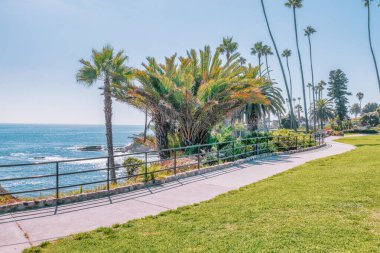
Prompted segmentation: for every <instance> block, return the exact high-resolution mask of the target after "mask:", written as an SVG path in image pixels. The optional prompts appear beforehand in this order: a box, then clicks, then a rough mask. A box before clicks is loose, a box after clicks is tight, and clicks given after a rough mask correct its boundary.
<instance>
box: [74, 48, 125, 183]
mask: <svg viewBox="0 0 380 253" xmlns="http://www.w3.org/2000/svg"><path fill="white" fill-rule="evenodd" d="M127 59H128V56H126V55H125V54H124V52H123V51H119V52H118V53H117V54H114V49H113V48H112V47H111V46H110V45H106V46H104V47H103V48H102V50H101V51H97V50H95V49H93V50H92V55H91V61H87V60H84V59H81V60H80V61H79V62H80V63H81V64H82V67H81V68H80V69H79V70H78V72H77V75H76V79H77V81H78V82H79V83H82V84H83V85H85V86H93V85H94V84H95V83H96V82H97V81H98V80H100V81H102V82H103V85H104V86H103V87H101V89H102V90H103V96H104V114H105V121H106V137H107V151H108V162H107V165H108V167H109V168H111V170H110V172H111V179H112V181H113V182H116V172H115V161H114V155H113V139H112V97H111V88H112V87H111V86H112V85H115V84H120V83H121V82H129V80H131V78H132V71H131V69H129V68H128V67H126V66H125V65H124V63H125V61H126V60H127Z"/></svg>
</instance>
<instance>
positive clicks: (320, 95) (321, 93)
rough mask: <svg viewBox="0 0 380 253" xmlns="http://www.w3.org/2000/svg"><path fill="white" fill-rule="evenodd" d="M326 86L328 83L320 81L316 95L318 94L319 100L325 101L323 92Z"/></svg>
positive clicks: (316, 88)
mask: <svg viewBox="0 0 380 253" xmlns="http://www.w3.org/2000/svg"><path fill="white" fill-rule="evenodd" d="M326 85H327V83H326V82H325V81H320V82H319V83H318V84H317V86H316V87H315V90H316V94H318V100H321V99H323V90H324V89H325V86H326Z"/></svg>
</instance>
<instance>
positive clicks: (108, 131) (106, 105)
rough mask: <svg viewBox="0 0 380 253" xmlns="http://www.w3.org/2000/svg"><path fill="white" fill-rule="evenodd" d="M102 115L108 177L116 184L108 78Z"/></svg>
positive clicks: (105, 84)
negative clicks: (104, 121) (105, 139)
mask: <svg viewBox="0 0 380 253" xmlns="http://www.w3.org/2000/svg"><path fill="white" fill-rule="evenodd" d="M104 115H105V119H106V137H107V151H108V162H107V164H108V168H110V173H111V174H110V176H111V180H112V183H116V170H115V158H114V155H113V139H112V97H111V93H110V80H109V78H108V77H106V78H105V81H104Z"/></svg>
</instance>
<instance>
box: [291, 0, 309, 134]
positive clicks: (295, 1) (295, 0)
mask: <svg viewBox="0 0 380 253" xmlns="http://www.w3.org/2000/svg"><path fill="white" fill-rule="evenodd" d="M285 6H286V7H289V8H292V10H293V20H294V31H295V35H296V46H297V52H298V60H299V64H300V71H301V81H302V95H303V100H304V108H305V110H304V111H305V121H306V132H309V120H308V115H307V108H306V88H305V87H306V86H305V78H304V75H303V65H302V58H301V51H300V48H299V42H298V30H297V16H296V9H299V8H302V0H288V1H287V2H286V3H285Z"/></svg>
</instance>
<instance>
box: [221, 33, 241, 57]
mask: <svg viewBox="0 0 380 253" xmlns="http://www.w3.org/2000/svg"><path fill="white" fill-rule="evenodd" d="M238 47H239V44H238V43H237V42H235V41H233V37H228V36H227V37H224V38H223V41H222V44H220V45H219V48H220V53H221V54H226V59H227V62H228V61H229V60H230V58H231V55H232V54H234V53H235V52H236V51H237V49H238Z"/></svg>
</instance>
